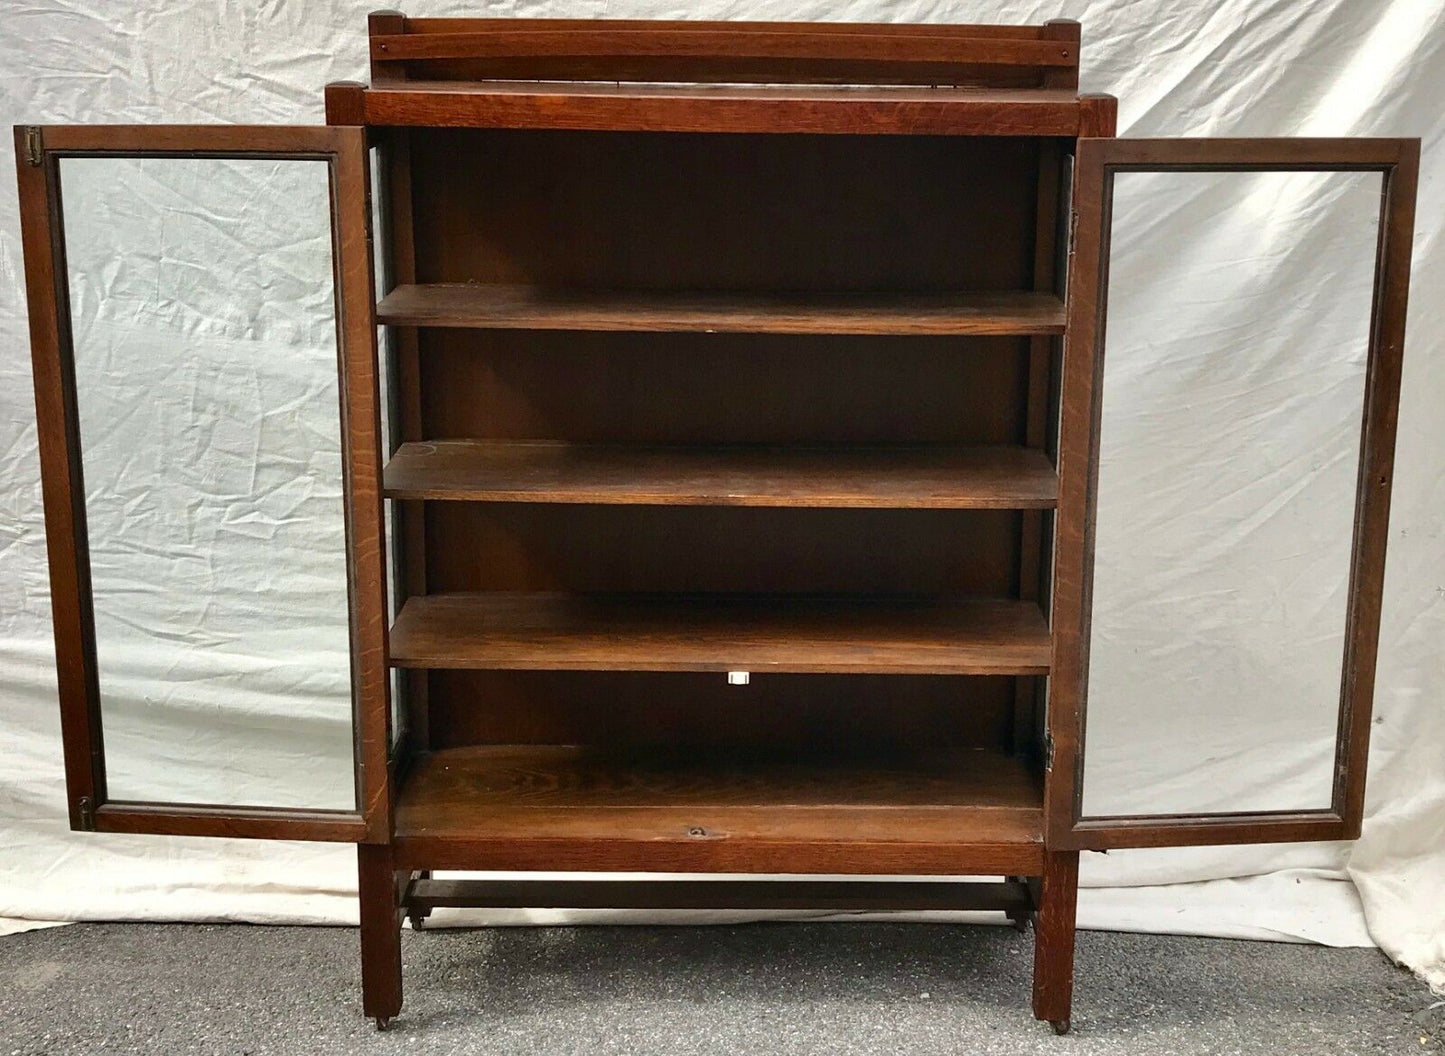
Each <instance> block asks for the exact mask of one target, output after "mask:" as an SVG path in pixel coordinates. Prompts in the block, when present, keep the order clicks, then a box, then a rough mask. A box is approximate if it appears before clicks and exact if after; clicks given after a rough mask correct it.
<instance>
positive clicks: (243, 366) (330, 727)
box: [60, 158, 356, 810]
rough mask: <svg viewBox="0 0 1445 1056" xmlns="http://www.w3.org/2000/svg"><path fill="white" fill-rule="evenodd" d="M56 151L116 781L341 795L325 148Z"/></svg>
mask: <svg viewBox="0 0 1445 1056" xmlns="http://www.w3.org/2000/svg"><path fill="white" fill-rule="evenodd" d="M60 164H61V186H62V193H63V201H64V215H65V248H66V259H67V264H68V268H69V287H70V300H71V317H72V325H73V331H74V349H75V374H76V392H77V399H78V405H79V407H78V410H79V422H80V447H81V451H82V458H83V471H84V478H85V493H86V494H85V509H86V521H87V524H88V531H89V542H90V564H91V578H92V586H93V590H94V599H95V633H96V652H97V658H98V665H99V672H100V701H101V721H102V728H103V736H104V740H105V756H106V769H107V775H108V786H109V787H108V795H109V798H110V799H121V800H150V801H161V802H171V803H215V804H226V805H254V806H278V807H290V806H295V807H309V808H318V809H320V808H334V809H346V810H350V809H354V808H355V804H356V791H355V777H354V774H355V769H354V762H353V746H352V742H353V738H352V699H351V666H350V649H349V635H348V606H347V589H346V587H347V578H346V549H345V534H344V523H343V513H342V475H341V442H340V431H339V430H340V412H339V393H338V388H337V345H336V340H337V339H336V320H335V300H334V288H333V279H332V250H331V207H330V190H329V174H328V169H327V165H326V163H325V162H324V161H315V160H258V159H245V160H216V159H194V160H193V159H174V158H148V159H137V158H125V159H117V158H65V159H63V160H62V161H61V163H60Z"/></svg>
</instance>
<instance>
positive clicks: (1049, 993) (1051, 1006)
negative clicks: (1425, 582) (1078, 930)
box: [1033, 850, 1079, 1034]
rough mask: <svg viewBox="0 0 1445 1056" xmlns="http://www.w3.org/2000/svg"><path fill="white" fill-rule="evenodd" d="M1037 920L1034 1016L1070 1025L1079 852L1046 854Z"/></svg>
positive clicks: (1059, 1026)
mask: <svg viewBox="0 0 1445 1056" xmlns="http://www.w3.org/2000/svg"><path fill="white" fill-rule="evenodd" d="M1042 872H1043V876H1042V878H1041V882H1040V884H1039V897H1038V907H1039V910H1038V915H1037V917H1036V918H1035V920H1034V1002H1033V1004H1034V1018H1035V1019H1042V1020H1047V1021H1048V1022H1049V1023H1051V1024H1053V1027H1054V1030H1055V1032H1057V1033H1059V1034H1064V1033H1067V1032H1068V1029H1069V1015H1070V1009H1071V1008H1072V1006H1073V999H1074V926H1075V920H1076V917H1077V912H1078V902H1079V852H1077V851H1053V850H1050V851H1049V853H1047V854H1046V855H1044V867H1043V870H1042Z"/></svg>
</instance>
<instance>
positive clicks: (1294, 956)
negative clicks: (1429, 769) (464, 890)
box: [0, 923, 1445, 1056]
mask: <svg viewBox="0 0 1445 1056" xmlns="http://www.w3.org/2000/svg"><path fill="white" fill-rule="evenodd" d="M403 951H404V958H405V963H406V1006H405V1008H404V1009H403V1010H402V1014H401V1016H400V1017H399V1018H398V1019H397V1020H396V1021H395V1023H394V1024H393V1026H392V1029H391V1030H389V1031H388V1032H386V1033H385V1034H378V1033H377V1032H376V1031H375V1029H374V1028H373V1027H372V1025H371V1023H370V1022H369V1021H367V1020H364V1019H363V1018H362V1017H361V1012H360V989H359V987H360V982H359V967H358V954H357V939H356V933H355V931H353V930H349V929H343V928H266V927H251V926H242V925H214V926H195V925H175V924H173V925H126V924H104V925H81V926H76V927H68V928H57V929H53V930H49V931H39V932H31V933H28V934H22V935H16V936H11V937H9V938H0V1056H19V1054H25V1056H29V1054H32V1053H34V1054H40V1053H43V1054H45V1056H62V1054H69V1053H85V1054H87V1056H88V1054H92V1053H161V1054H166V1056H183V1054H189V1053H207V1054H210V1053H234V1054H247V1056H262V1054H272V1053H275V1054H281V1053H286V1054H290V1053H297V1054H301V1053H304V1054H307V1056H327V1054H331V1053H338V1054H339V1053H346V1054H350V1053H398V1054H411V1053H473V1052H475V1053H487V1054H488V1056H510V1054H513V1053H516V1054H523V1053H525V1054H528V1056H550V1054H568V1053H588V1054H613V1053H645V1054H652V1053H657V1054H667V1056H690V1054H695V1053H696V1054H719V1056H721V1054H728V1056H735V1054H736V1056H742V1054H747V1056H770V1054H779V1056H781V1054H788V1056H792V1054H803V1053H808V1054H814V1053H818V1054H824V1053H826V1054H853V1053H884V1054H888V1056H900V1054H913V1053H919V1054H923V1053H929V1054H932V1053H940V1054H942V1053H948V1054H968V1053H980V1054H993V1053H997V1054H1005V1053H1006V1054H1010V1056H1017V1054H1027V1053H1049V1054H1054V1056H1085V1054H1096V1053H1141V1054H1142V1053H1148V1054H1150V1056H1169V1054H1191V1056H1192V1054H1215V1053H1219V1054H1223V1053H1241V1054H1253V1053H1267V1054H1270V1056H1292V1054H1296V1053H1298V1054H1301V1056H1303V1054H1308V1056H1327V1054H1333V1053H1342V1054H1344V1053H1348V1054H1351V1056H1356V1054H1367V1053H1436V1052H1441V1051H1445V1045H1442V1041H1441V1037H1442V1035H1445V1005H1441V1007H1432V1006H1435V1005H1437V1004H1439V1003H1440V1001H1441V999H1440V998H1437V997H1434V996H1432V995H1431V994H1430V993H1429V991H1428V990H1427V989H1426V988H1425V986H1424V985H1423V984H1421V983H1420V982H1419V981H1418V980H1416V979H1415V978H1414V977H1413V976H1411V975H1410V974H1409V973H1408V972H1405V971H1402V970H1401V969H1398V968H1396V967H1394V966H1393V965H1391V964H1390V963H1389V962H1388V961H1387V960H1386V959H1385V958H1384V957H1383V956H1382V955H1381V954H1380V953H1378V952H1377V951H1374V950H1330V949H1323V948H1320V947H1313V946H1289V945H1280V944H1274V943H1250V942H1233V941H1228V940H1217V939H1196V938H1177V937H1168V936H1153V935H1119V934H1109V933H1103V932H1092V933H1080V935H1079V947H1078V966H1077V989H1076V992H1075V1001H1074V1032H1073V1033H1072V1034H1071V1035H1069V1036H1068V1037H1064V1038H1056V1037H1055V1036H1054V1035H1053V1033H1052V1032H1051V1031H1050V1030H1049V1028H1048V1027H1047V1026H1046V1025H1044V1024H1041V1023H1036V1022H1035V1021H1034V1020H1033V1018H1032V1016H1031V1015H1030V1014H1029V1004H1028V994H1029V978H1030V970H1031V963H1030V959H1031V952H1032V936H1029V937H1025V936H1021V935H1019V934H1017V933H1015V932H1014V931H1012V930H1010V929H1007V928H1002V927H977V926H975V927H959V926H946V925H931V924H879V923H866V924H865V923H837V924H752V925H740V926H711V927H691V928H684V927H650V926H649V927H587V928H525V929H524V928H497V929H488V930H481V931H462V930H452V929H436V930H432V931H423V932H420V933H415V934H413V933H411V932H407V933H406V934H405V935H404V945H403Z"/></svg>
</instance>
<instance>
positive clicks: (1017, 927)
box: [1008, 913, 1034, 935]
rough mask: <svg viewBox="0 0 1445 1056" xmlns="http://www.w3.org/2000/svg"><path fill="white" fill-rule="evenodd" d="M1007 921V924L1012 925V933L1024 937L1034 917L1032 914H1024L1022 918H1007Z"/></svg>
mask: <svg viewBox="0 0 1445 1056" xmlns="http://www.w3.org/2000/svg"><path fill="white" fill-rule="evenodd" d="M1008 919H1009V923H1010V924H1012V925H1013V929H1014V931H1016V932H1018V933H1019V934H1020V935H1026V934H1028V930H1029V925H1030V924H1032V923H1033V922H1034V915H1033V914H1032V913H1025V914H1024V915H1023V916H1020V917H1009V918H1008Z"/></svg>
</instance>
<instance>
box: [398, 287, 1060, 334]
mask: <svg viewBox="0 0 1445 1056" xmlns="http://www.w3.org/2000/svg"><path fill="white" fill-rule="evenodd" d="M377 319H378V321H380V322H382V323H388V324H391V325H393V326H450V327H472V328H481V329H505V330H627V331H639V332H651V333H659V332H694V333H699V332H700V333H714V332H715V333H749V334H904V335H907V334H915V335H954V334H982V335H999V336H1009V335H1034V334H1062V333H1063V332H1064V304H1063V301H1061V300H1060V299H1059V298H1058V297H1056V296H1054V295H1053V294H1048V293H1029V292H1003V293H954V294H828V293H806V294H789V295H784V294H777V295H765V294H727V293H664V292H637V291H612V290H554V289H541V288H537V287H531V286H501V285H491V284H482V283H441V284H433V285H425V286H398V287H396V288H395V289H394V290H392V291H391V292H390V293H388V294H387V295H386V296H385V297H383V298H382V299H381V303H380V304H379V305H378V306H377Z"/></svg>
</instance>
